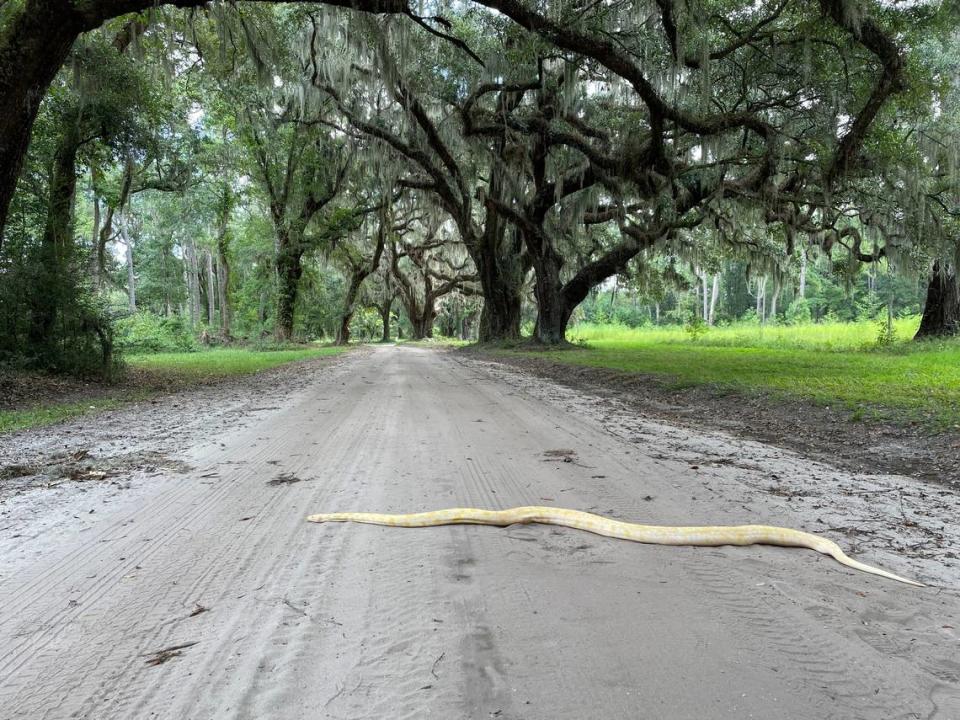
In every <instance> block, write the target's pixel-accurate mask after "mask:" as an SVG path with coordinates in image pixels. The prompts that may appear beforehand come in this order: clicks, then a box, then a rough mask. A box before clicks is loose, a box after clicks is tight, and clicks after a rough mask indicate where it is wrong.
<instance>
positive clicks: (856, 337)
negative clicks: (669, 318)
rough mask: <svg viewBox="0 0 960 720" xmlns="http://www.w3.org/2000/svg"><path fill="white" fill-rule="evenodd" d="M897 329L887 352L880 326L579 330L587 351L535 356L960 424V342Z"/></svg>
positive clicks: (910, 327)
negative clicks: (694, 332) (697, 332)
mask: <svg viewBox="0 0 960 720" xmlns="http://www.w3.org/2000/svg"><path fill="white" fill-rule="evenodd" d="M898 323H899V325H898V333H897V337H899V338H901V340H899V341H898V342H895V343H894V344H893V345H892V346H889V347H885V348H882V349H880V348H878V347H877V346H876V333H877V332H878V328H877V324H876V323H857V324H848V325H844V324H840V323H834V324H830V325H825V326H819V325H804V326H792V327H791V326H783V327H767V328H765V329H764V330H763V332H762V333H761V332H760V331H759V329H758V328H757V327H755V326H751V327H733V328H712V329H710V331H709V332H708V333H707V334H706V335H704V336H702V337H700V338H699V339H697V340H691V338H690V336H689V334H687V333H685V332H684V330H683V329H682V328H670V329H659V328H658V329H649V330H648V329H629V328H622V327H615V326H578V327H575V328H573V329H572V331H571V332H570V337H571V338H573V339H574V340H577V339H582V340H584V341H585V348H584V349H582V350H581V351H577V352H570V351H544V352H541V353H538V354H540V355H542V356H544V357H547V358H550V359H551V360H556V361H558V362H563V363H570V364H576V365H585V366H590V367H597V368H610V369H616V370H622V371H625V372H630V373H637V374H642V375H652V376H656V377H658V378H660V379H661V380H662V381H663V382H665V383H666V384H668V385H670V386H672V387H680V388H682V387H690V386H698V385H712V386H714V387H717V388H722V389H724V390H729V391H735V392H751V391H761V392H768V393H772V394H775V395H781V396H784V397H792V398H799V399H804V400H810V401H813V402H816V403H819V404H822V405H837V406H840V407H844V408H848V409H850V410H852V411H854V413H855V415H856V417H857V418H859V419H862V418H871V417H877V416H881V417H889V418H893V419H898V420H904V421H922V422H928V423H931V424H934V425H937V426H940V427H952V426H957V425H960V342H957V341H945V342H923V343H914V342H911V341H909V338H911V337H912V335H913V331H914V330H915V327H916V325H915V322H914V321H913V320H910V321H898ZM899 328H902V332H900V331H899ZM871 333H873V336H872V337H871Z"/></svg>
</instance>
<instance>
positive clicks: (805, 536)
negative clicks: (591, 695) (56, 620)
mask: <svg viewBox="0 0 960 720" xmlns="http://www.w3.org/2000/svg"><path fill="white" fill-rule="evenodd" d="M307 520H309V521H310V522H315V523H324V522H359V523H371V524H373V525H390V526H392V527H430V526H432V525H459V524H467V525H497V526H499V527H505V526H507V525H514V524H516V523H545V524H547V525H563V526H565V527H571V528H576V529H578V530H586V531H587V532H592V533H596V534H597V535H606V536H607V537H613V538H620V539H622V540H633V541H634V542H641V543H649V544H653V545H709V546H716V545H780V546H783V547H803V548H809V549H810V550H816V551H817V552H819V553H823V554H824V555H829V556H830V557H832V558H833V559H834V560H836V561H837V562H839V563H840V564H842V565H846V566H847V567H850V568H853V569H854V570H862V571H863V572H867V573H871V574H873V575H879V576H880V577H885V578H889V579H890V580H896V581H898V582H902V583H906V584H907V585H915V586H917V587H925V585H924V584H923V583H919V582H916V581H914V580H908V579H907V578H902V577H900V576H899V575H894V574H893V573H891V572H887V571H886V570H881V569H880V568H875V567H871V566H870V565H865V564H864V563H862V562H858V561H857V560H854V559H853V558H850V557H847V555H846V554H845V553H844V552H843V550H841V549H840V546H839V545H837V544H836V543H835V542H833V541H831V540H827V539H826V538H822V537H819V536H817V535H813V534H811V533H806V532H801V531H800V530H790V529H789V528H782V527H772V526H770V525H728V526H705V527H672V526H668V525H637V524H635V523H627V522H621V521H619V520H611V519H610V518H606V517H603V516H602V515H594V514H592V513H588V512H581V511H579V510H567V509H566V508H554V507H540V506H536V505H531V506H527V507H515V508H511V509H510V510H478V509H476V508H449V509H447V510H435V511H433V512H421V513H411V514H408V515H388V514H384V513H362V512H339V513H325V514H319V515H310V516H308V517H307Z"/></svg>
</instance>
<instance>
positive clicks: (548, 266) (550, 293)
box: [533, 248, 570, 345]
mask: <svg viewBox="0 0 960 720" xmlns="http://www.w3.org/2000/svg"><path fill="white" fill-rule="evenodd" d="M562 267H563V258H562V257H560V256H559V255H558V254H557V253H556V252H554V251H553V250H552V249H551V248H544V252H543V254H542V255H540V256H538V257H534V259H533V269H534V272H535V273H536V275H537V284H536V286H535V287H534V294H535V295H536V298H537V325H536V327H535V328H534V331H533V336H534V339H535V340H536V341H537V342H541V343H544V344H546V345H559V344H561V343H564V342H566V340H567V322H568V321H569V320H570V311H569V310H568V309H567V302H566V299H565V297H564V293H563V283H562V282H561V280H560V270H561V268H562Z"/></svg>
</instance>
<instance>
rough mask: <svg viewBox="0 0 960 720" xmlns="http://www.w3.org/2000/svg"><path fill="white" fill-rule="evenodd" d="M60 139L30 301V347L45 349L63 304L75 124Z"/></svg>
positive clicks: (67, 126) (74, 183) (73, 180)
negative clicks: (36, 272)
mask: <svg viewBox="0 0 960 720" xmlns="http://www.w3.org/2000/svg"><path fill="white" fill-rule="evenodd" d="M63 132H64V134H63V136H62V137H61V138H60V142H59V144H58V147H57V151H56V154H55V157H54V161H53V168H52V172H51V176H50V195H49V200H48V204H47V222H46V226H45V227H44V231H43V237H42V238H41V241H40V265H39V270H38V274H37V277H36V279H35V280H34V283H33V288H32V293H31V295H32V297H31V298H30V331H29V339H30V343H31V345H32V346H33V347H34V348H36V349H40V350H41V352H42V351H43V350H42V349H43V348H47V347H49V345H50V342H51V330H52V329H53V324H54V322H56V318H57V311H58V309H59V307H60V306H61V304H62V303H63V301H64V298H63V292H62V290H61V289H62V287H63V281H64V279H65V276H66V273H67V266H68V264H69V262H70V260H71V258H72V255H73V198H74V195H75V194H76V189H77V173H76V167H77V151H78V150H79V148H80V137H79V131H78V130H77V126H76V123H73V122H67V123H65V125H64V131H63Z"/></svg>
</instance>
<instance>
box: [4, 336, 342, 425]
mask: <svg viewBox="0 0 960 720" xmlns="http://www.w3.org/2000/svg"><path fill="white" fill-rule="evenodd" d="M346 350H347V348H345V347H332V346H326V347H322V346H312V347H310V346H288V347H281V348H262V349H257V348H243V347H230V348H207V349H204V350H199V351H195V352H157V353H141V354H136V355H128V356H126V358H125V362H126V365H127V366H126V367H125V368H124V369H123V371H122V372H121V374H120V375H119V377H118V378H116V379H115V380H114V382H111V383H84V384H82V385H80V384H77V385H73V386H70V387H69V388H68V389H67V390H66V391H63V390H60V389H54V390H51V389H50V386H49V384H48V382H47V381H48V380H49V378H46V377H44V376H39V375H31V376H25V375H18V376H17V381H18V382H19V383H24V384H30V385H31V388H32V394H33V395H34V396H35V400H34V401H33V402H29V401H28V402H22V403H18V405H19V407H15V408H9V409H7V408H3V409H0V432H9V431H12V430H23V429H26V428H31V427H40V426H43V425H51V424H53V423H56V422H60V421H61V420H66V419H68V418H72V417H76V416H77V415H86V414H88V413H93V412H98V411H102V410H109V409H112V408H116V407H118V406H120V405H122V404H123V403H127V402H135V401H139V400H147V399H149V398H151V397H155V396H157V395H161V394H165V393H169V392H175V391H177V390H183V389H186V388H189V387H195V386H198V385H203V384H207V383H212V382H216V381H219V380H223V379H225V378H229V377H234V376H239V375H250V374H252V373H257V372H261V371H263V370H268V369H270V368H274V367H277V366H278V365H284V364H286V363H291V362H298V361H301V360H308V359H312V358H319V357H328V356H332V355H338V354H340V353H342V352H344V351H346ZM71 394H77V395H81V396H83V399H79V400H78V399H70V400H67V401H64V400H63V397H64V396H66V397H69V396H70V395H71Z"/></svg>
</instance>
